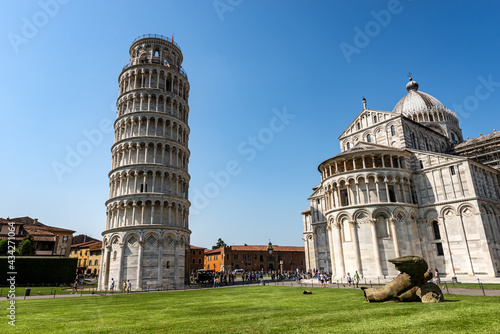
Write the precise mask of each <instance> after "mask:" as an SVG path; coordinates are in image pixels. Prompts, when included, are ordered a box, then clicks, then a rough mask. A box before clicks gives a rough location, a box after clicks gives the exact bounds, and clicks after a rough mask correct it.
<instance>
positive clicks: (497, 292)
mask: <svg viewBox="0 0 500 334" xmlns="http://www.w3.org/2000/svg"><path fill="white" fill-rule="evenodd" d="M391 280H392V279H390V280H389V279H385V280H380V282H381V284H385V283H387V282H390V281H391ZM367 282H369V281H368V280H367ZM442 282H443V283H444V281H442ZM459 282H460V283H477V280H476V281H474V280H471V281H470V282H465V281H462V280H459ZM264 283H265V285H271V286H273V285H276V286H300V287H303V288H311V287H315V288H318V287H321V284H320V283H318V280H317V279H308V280H306V279H303V280H301V282H300V283H299V282H296V281H272V280H271V279H270V278H269V279H268V278H267V277H266V278H265V279H264ZM376 283H378V281H377V282H376ZM446 283H447V284H448V288H446V287H443V288H442V290H443V292H444V293H449V294H455V295H471V296H482V295H486V296H500V289H485V290H484V294H483V290H482V289H464V288H453V287H450V286H451V282H446ZM484 283H486V282H484ZM491 283H500V278H499V279H497V281H495V282H491ZM374 284H375V282H374ZM258 285H259V282H252V283H250V284H248V283H247V282H243V281H236V282H234V283H233V284H232V285H228V286H222V287H221V288H231V287H236V286H258ZM361 287H367V288H369V287H370V284H360V285H359V288H361ZM374 287H376V285H375V286H374ZM326 288H330V289H337V288H340V289H354V287H352V286H351V287H349V286H348V285H347V283H345V282H344V283H340V282H339V283H338V284H337V283H336V282H335V283H330V284H328V285H327V287H326ZM200 289H213V287H209V286H208V287H196V288H186V289H178V290H162V291H163V292H172V291H189V290H200ZM151 292H156V291H151ZM137 293H148V292H147V291H135V292H131V294H137ZM109 295H124V293H122V292H115V293H112V294H110V293H109V292H107V293H106V296H109ZM96 296H104V292H96V293H94V294H92V293H83V294H80V293H78V294H60V295H55V297H54V295H32V296H29V297H26V299H50V298H73V297H96ZM23 299H24V296H16V298H14V300H23ZM2 300H9V299H8V298H6V297H1V298H0V301H2Z"/></svg>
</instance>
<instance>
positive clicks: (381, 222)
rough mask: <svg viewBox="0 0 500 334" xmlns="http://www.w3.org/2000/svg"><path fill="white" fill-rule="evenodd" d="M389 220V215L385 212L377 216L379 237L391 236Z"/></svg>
mask: <svg viewBox="0 0 500 334" xmlns="http://www.w3.org/2000/svg"><path fill="white" fill-rule="evenodd" d="M387 223H388V220H387V217H386V216H385V215H383V214H381V215H379V216H378V217H377V225H376V230H377V237H379V238H387V237H389V228H388V226H387Z"/></svg>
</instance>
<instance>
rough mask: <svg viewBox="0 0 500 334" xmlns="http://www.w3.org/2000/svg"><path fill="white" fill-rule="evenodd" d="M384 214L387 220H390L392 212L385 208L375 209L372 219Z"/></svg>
mask: <svg viewBox="0 0 500 334" xmlns="http://www.w3.org/2000/svg"><path fill="white" fill-rule="evenodd" d="M381 214H384V215H385V216H386V218H387V219H390V218H392V212H391V211H390V210H389V209H387V208H377V209H376V210H374V211H373V212H372V215H371V216H372V219H377V217H378V216H380V215H381Z"/></svg>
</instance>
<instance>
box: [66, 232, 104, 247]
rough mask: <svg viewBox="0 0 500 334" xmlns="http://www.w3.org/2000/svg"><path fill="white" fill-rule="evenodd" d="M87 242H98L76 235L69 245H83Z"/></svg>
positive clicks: (84, 235) (82, 235) (85, 236)
mask: <svg viewBox="0 0 500 334" xmlns="http://www.w3.org/2000/svg"><path fill="white" fill-rule="evenodd" d="M89 241H100V240H99V239H95V238H92V237H90V236H88V235H86V234H78V235H75V236H74V237H73V242H72V243H71V244H72V245H74V244H83V243H85V242H89Z"/></svg>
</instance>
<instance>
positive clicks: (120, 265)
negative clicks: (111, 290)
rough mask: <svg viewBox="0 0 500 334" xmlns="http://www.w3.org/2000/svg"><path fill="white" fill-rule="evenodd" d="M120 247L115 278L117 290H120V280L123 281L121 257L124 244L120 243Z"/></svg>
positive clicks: (123, 251)
mask: <svg viewBox="0 0 500 334" xmlns="http://www.w3.org/2000/svg"><path fill="white" fill-rule="evenodd" d="M119 246H120V254H119V255H118V274H117V278H116V283H115V286H116V288H117V289H119V288H121V286H122V280H123V268H122V266H123V255H124V253H125V243H124V242H122V243H120V244H119Z"/></svg>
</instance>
